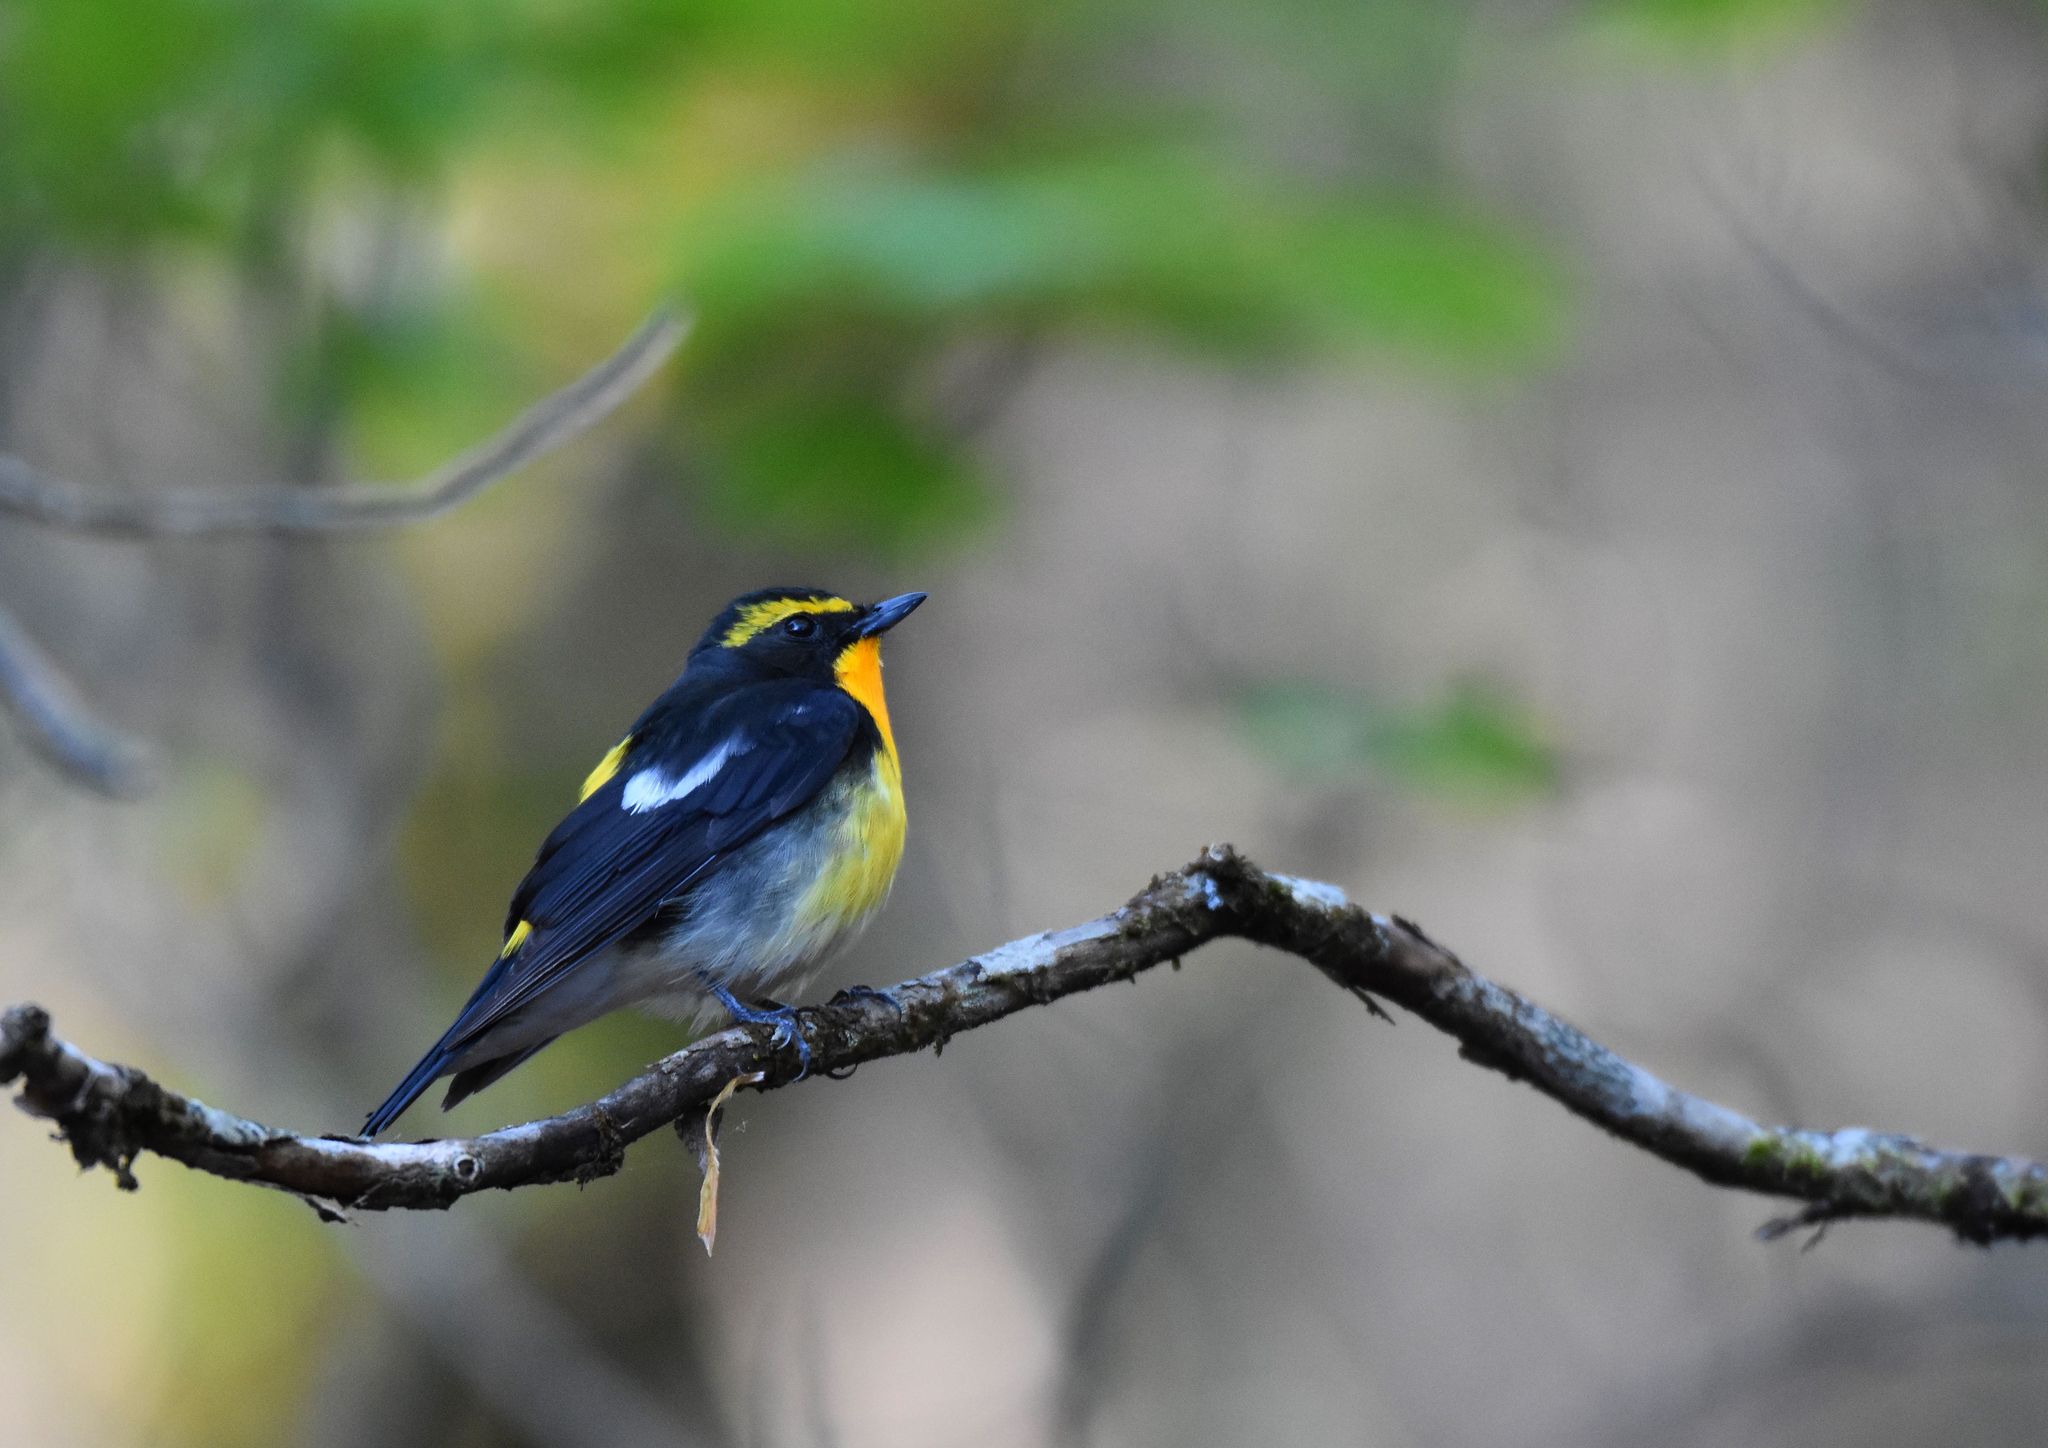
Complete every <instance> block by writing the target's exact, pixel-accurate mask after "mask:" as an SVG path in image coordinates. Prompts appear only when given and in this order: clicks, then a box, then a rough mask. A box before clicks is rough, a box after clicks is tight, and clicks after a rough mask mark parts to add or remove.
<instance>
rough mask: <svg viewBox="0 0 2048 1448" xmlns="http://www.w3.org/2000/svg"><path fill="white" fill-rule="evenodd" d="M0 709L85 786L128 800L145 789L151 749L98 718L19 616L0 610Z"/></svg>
mask: <svg viewBox="0 0 2048 1448" xmlns="http://www.w3.org/2000/svg"><path fill="white" fill-rule="evenodd" d="M0 711H5V712H6V713H8V714H10V715H12V716H13V718H14V720H15V722H16V724H17V725H18V726H19V727H20V730H21V733H22V735H23V737H24V738H26V739H27V741H28V742H29V744H30V745H32V746H33V747H34V748H35V751H36V752H37V753H38V754H40V755H42V756H43V757H44V758H45V759H47V760H48V761H49V762H50V763H51V764H52V765H53V766H55V767H56V768H57V769H58V770H60V771H61V772H63V773H64V774H65V775H66V776H68V777H69V778H71V779H74V780H76V781H78V782H79V783H80V784H84V785H87V786H89V787H90V788H92V789H96V790H98V791H99V792H100V793H102V794H109V795H115V796H125V795H131V794H134V793H135V792H136V791H137V790H138V789H139V788H140V786H141V784H142V781H143V778H144V775H145V773H146V770H145V767H144V766H145V762H146V760H147V758H148V751H147V750H146V749H145V748H144V746H143V745H142V743H141V741H139V740H137V739H134V738H131V737H130V736H129V735H127V734H124V733H123V732H121V731H120V730H119V729H116V728H115V727H114V726H113V725H111V724H108V723H106V722H104V721H103V720H101V719H100V718H98V717H97V716H96V715H95V714H94V713H93V711H92V709H91V708H90V707H89V706H88V705H87V704H86V702H85V700H84V699H82V698H80V697H79V693H78V690H77V689H76V688H74V687H73V686H72V684H71V682H70V680H68V679H66V678H65V677H64V675H63V674H62V672H60V671H59V670H58V668H57V666H56V665H55V664H54V663H52V662H51V661H50V659H49V657H48V656H47V655H46V654H44V653H43V651H42V650H41V649H39V648H37V647H36V643H35V640H34V639H32V638H30V637H29V635H28V630H26V629H25V628H23V627H22V626H21V624H20V623H19V622H18V621H17V620H16V619H15V617H14V615H13V614H11V613H9V612H7V610H5V609H4V608H0Z"/></svg>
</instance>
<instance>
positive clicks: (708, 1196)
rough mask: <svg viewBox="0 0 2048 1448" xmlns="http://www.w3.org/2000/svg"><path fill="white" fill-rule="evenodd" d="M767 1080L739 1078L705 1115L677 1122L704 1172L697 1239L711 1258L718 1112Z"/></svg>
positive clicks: (754, 1074) (757, 1075)
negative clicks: (737, 1094)
mask: <svg viewBox="0 0 2048 1448" xmlns="http://www.w3.org/2000/svg"><path fill="white" fill-rule="evenodd" d="M767 1079H768V1078H767V1075H766V1073H765V1072H761V1071H750V1072H748V1073H747V1074H746V1075H744V1076H735V1077H733V1078H732V1080H730V1081H728V1082H726V1083H725V1085H724V1086H723V1087H721V1088H720V1090H719V1092H718V1094H717V1095H716V1096H714V1097H712V1098H711V1104H710V1105H709V1106H707V1107H705V1108H704V1114H703V1115H702V1116H686V1117H684V1118H683V1119H682V1120H680V1121H678V1122H677V1123H676V1135H678V1136H680V1137H681V1138H682V1139H683V1145H684V1146H687V1147H688V1148H689V1149H690V1155H691V1156H694V1157H695V1158H697V1169H698V1170H699V1171H701V1172H703V1173H704V1184H703V1185H702V1186H701V1187H699V1188H698V1189H697V1240H698V1241H700V1242H702V1243H703V1244H704V1255H705V1256H707V1257H709V1256H710V1255H711V1248H712V1244H713V1243H714V1242H716V1241H717V1240H718V1113H719V1112H721V1111H723V1110H724V1109H725V1103H726V1102H728V1101H730V1100H732V1094H733V1092H735V1091H737V1090H739V1089H740V1087H742V1086H758V1085H759V1084H760V1083H761V1082H763V1081H765V1080H767Z"/></svg>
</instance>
